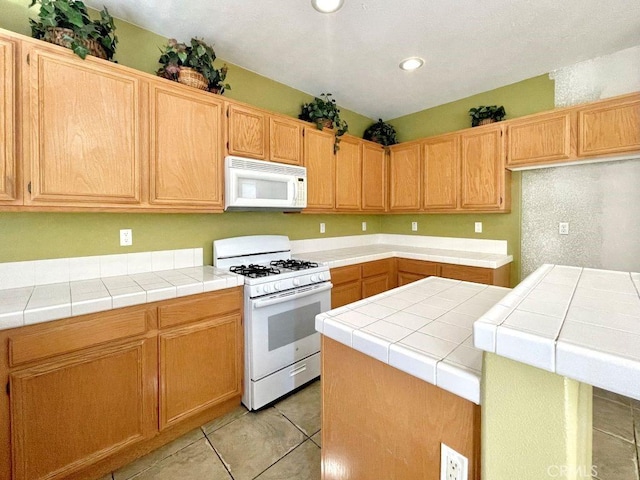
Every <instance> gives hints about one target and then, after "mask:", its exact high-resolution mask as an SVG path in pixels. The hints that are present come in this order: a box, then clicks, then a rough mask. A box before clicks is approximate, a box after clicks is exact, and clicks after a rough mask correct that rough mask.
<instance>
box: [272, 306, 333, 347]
mask: <svg viewBox="0 0 640 480" xmlns="http://www.w3.org/2000/svg"><path fill="white" fill-rule="evenodd" d="M320 312H321V309H320V302H316V303H312V304H310V305H304V306H302V307H299V308H296V309H294V310H289V311H286V312H282V313H277V314H275V315H271V316H270V317H269V319H268V322H269V351H272V350H276V349H278V348H280V347H284V346H285V345H289V344H291V343H294V342H295V341H297V340H300V339H301V338H305V337H308V336H309V335H312V334H314V333H316V325H315V322H316V315H317V314H319V313H320Z"/></svg>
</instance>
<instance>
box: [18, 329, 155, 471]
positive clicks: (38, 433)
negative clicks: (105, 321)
mask: <svg viewBox="0 0 640 480" xmlns="http://www.w3.org/2000/svg"><path fill="white" fill-rule="evenodd" d="M66 358H67V360H59V361H56V362H51V363H48V364H44V365H41V366H37V367H32V368H27V369H24V370H18V371H15V372H13V373H12V374H11V376H10V388H11V400H10V401H11V416H12V419H11V421H12V427H11V435H12V441H11V447H12V451H13V469H14V480H36V479H44V478H46V479H48V480H53V479H61V478H66V476H67V475H69V474H71V473H72V472H74V471H76V470H79V469H81V468H83V467H86V466H88V465H91V464H93V463H95V462H96V461H98V460H100V459H101V458H104V457H107V456H108V455H111V454H114V453H116V452H117V451H119V450H121V449H123V448H125V447H127V446H128V445H131V444H133V443H135V442H137V441H139V440H141V439H143V438H146V437H150V436H152V435H153V434H154V432H156V431H157V415H156V412H157V410H156V409H157V403H156V398H157V397H156V395H157V394H156V390H155V389H156V387H155V385H156V380H155V378H156V375H157V373H156V372H157V370H156V365H157V349H156V342H155V339H153V340H136V341H130V342H128V343H125V344H122V345H120V346H117V347H110V348H102V349H94V350H91V351H89V353H83V354H81V355H76V356H72V357H66Z"/></svg>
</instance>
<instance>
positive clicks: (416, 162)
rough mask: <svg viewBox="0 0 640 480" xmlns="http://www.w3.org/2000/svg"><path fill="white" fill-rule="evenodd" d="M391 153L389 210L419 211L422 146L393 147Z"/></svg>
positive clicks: (406, 144)
mask: <svg viewBox="0 0 640 480" xmlns="http://www.w3.org/2000/svg"><path fill="white" fill-rule="evenodd" d="M390 152H391V153H390V156H389V210H391V211H407V212H412V211H419V210H420V207H421V199H422V175H421V165H420V163H421V162H420V144H419V143H418V142H412V143H403V144H400V145H393V146H392V147H390Z"/></svg>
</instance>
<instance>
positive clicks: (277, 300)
mask: <svg viewBox="0 0 640 480" xmlns="http://www.w3.org/2000/svg"><path fill="white" fill-rule="evenodd" d="M332 288H333V284H332V283H331V282H327V283H325V284H323V285H322V286H321V287H319V288H314V289H312V290H307V291H305V292H300V293H296V294H294V295H285V296H283V297H276V298H269V299H266V300H254V301H253V302H252V303H253V308H254V309H257V308H262V307H268V306H269V305H275V304H277V303H283V302H288V301H290V300H296V299H298V298H304V297H308V296H309V295H315V294H316V293H322V292H326V291H327V290H331V289H332Z"/></svg>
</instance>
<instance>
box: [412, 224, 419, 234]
mask: <svg viewBox="0 0 640 480" xmlns="http://www.w3.org/2000/svg"><path fill="white" fill-rule="evenodd" d="M411 231H412V232H417V231H418V222H411Z"/></svg>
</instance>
